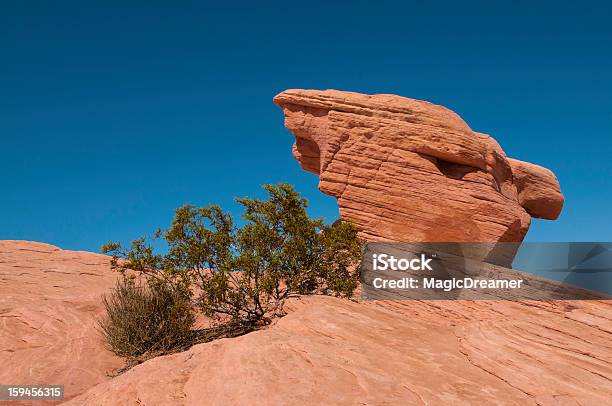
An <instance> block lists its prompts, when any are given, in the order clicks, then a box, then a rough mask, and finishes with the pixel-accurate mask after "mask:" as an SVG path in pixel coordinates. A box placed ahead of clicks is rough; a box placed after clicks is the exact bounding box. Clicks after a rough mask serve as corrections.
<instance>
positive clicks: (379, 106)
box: [274, 90, 563, 242]
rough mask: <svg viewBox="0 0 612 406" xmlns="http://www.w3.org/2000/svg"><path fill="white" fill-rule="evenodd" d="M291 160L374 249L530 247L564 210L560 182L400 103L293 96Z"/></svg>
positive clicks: (287, 96)
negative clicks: (541, 221) (408, 245)
mask: <svg viewBox="0 0 612 406" xmlns="http://www.w3.org/2000/svg"><path fill="white" fill-rule="evenodd" d="M274 101H275V103H276V104H278V105H279V106H281V107H282V109H283V111H284V112H285V125H286V127H287V128H288V129H289V130H290V131H291V132H292V133H293V134H294V135H295V137H296V142H295V144H294V148H293V153H294V156H295V158H296V159H297V160H298V161H299V162H300V164H301V165H302V167H303V168H304V169H305V170H307V171H310V172H312V173H314V174H317V175H319V178H320V181H319V189H320V190H321V191H322V192H323V193H326V194H328V195H331V196H334V197H336V198H337V199H338V205H339V208H340V214H341V216H342V217H343V218H347V219H350V220H352V221H353V222H354V223H355V224H356V225H357V226H358V228H359V229H360V231H361V234H362V236H363V237H365V238H366V239H370V240H390V241H409V242H416V241H431V242H447V241H483V242H496V241H515V242H518V241H522V240H523V238H524V236H525V234H526V233H527V230H528V229H529V224H530V221H531V216H534V217H540V218H546V219H555V218H557V216H558V215H559V213H560V211H561V207H562V205H563V195H561V192H560V189H559V184H558V182H557V179H556V178H555V176H554V175H553V174H552V172H550V171H548V170H547V169H544V168H541V167H539V166H537V165H533V164H528V163H524V162H521V161H516V160H512V159H509V158H507V157H506V155H505V153H504V151H503V150H502V149H501V147H500V146H499V145H498V144H497V142H496V141H495V140H494V139H493V138H491V137H489V136H488V135H485V134H480V133H477V132H474V131H472V130H471V129H470V127H468V125H467V124H466V123H465V122H464V121H463V120H462V119H461V118H460V117H459V116H458V115H457V114H455V113H453V112H452V111H450V110H448V109H447V108H445V107H442V106H437V105H435V104H431V103H428V102H423V101H418V100H413V99H408V98H404V97H400V96H394V95H383V94H381V95H371V96H370V95H364V94H359V93H352V92H340V91H336V90H325V91H319V90H287V91H284V92H282V93H280V94H278V95H277V96H276V97H275V98H274Z"/></svg>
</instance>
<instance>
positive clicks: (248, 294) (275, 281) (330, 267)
mask: <svg viewBox="0 0 612 406" xmlns="http://www.w3.org/2000/svg"><path fill="white" fill-rule="evenodd" d="M264 189H265V190H266V191H267V193H268V199H267V200H259V199H250V198H242V199H237V202H238V203H240V204H241V205H242V206H243V208H244V214H243V215H242V217H243V219H244V222H243V224H242V225H241V226H236V224H235V223H234V219H233V218H232V216H231V215H230V214H228V213H226V212H223V211H222V210H221V208H219V207H218V206H214V205H213V206H209V207H200V208H198V207H194V206H192V205H186V206H183V207H180V208H178V209H177V210H176V212H175V216H174V219H173V221H172V224H171V226H170V228H169V229H167V230H165V231H161V230H159V231H158V232H157V233H156V235H155V236H154V237H152V239H154V240H155V239H161V240H162V242H163V243H165V245H166V249H165V250H164V253H163V254H160V253H156V251H155V250H154V249H153V245H152V242H151V240H150V239H148V238H141V239H138V240H134V241H133V242H132V244H131V246H130V247H129V248H127V249H124V248H123V247H122V246H121V244H119V243H110V244H107V245H106V246H104V247H103V248H102V251H103V252H105V253H110V254H112V255H113V262H112V264H113V267H114V268H115V269H118V270H120V271H125V270H132V271H135V272H136V273H138V274H141V276H143V277H145V278H147V279H148V280H153V281H155V283H157V284H159V286H162V287H165V286H166V285H169V286H182V287H183V289H184V290H185V291H188V292H190V294H189V295H187V294H185V295H184V296H185V298H186V297H187V296H189V298H190V299H191V303H192V305H193V306H194V307H195V308H197V309H199V310H200V311H201V312H202V313H203V314H204V315H206V316H208V317H211V318H213V319H214V320H216V321H218V322H220V323H225V325H231V326H238V327H237V328H239V329H244V328H245V326H247V327H249V328H253V327H256V326H258V325H262V324H266V323H267V322H269V321H270V319H271V318H273V317H275V316H278V315H282V313H283V310H282V307H283V303H284V302H285V300H286V299H287V298H288V297H290V296H292V295H299V294H313V293H321V294H330V295H337V296H343V297H350V296H352V294H353V292H354V290H355V288H356V287H357V285H358V277H359V275H358V267H357V265H358V262H359V260H360V258H361V251H362V243H361V241H360V240H359V239H358V237H357V230H356V228H355V227H354V226H353V225H352V224H351V223H348V222H338V223H337V224H334V225H331V226H330V225H325V224H324V223H323V221H322V220H321V219H311V218H310V217H309V216H308V214H307V212H306V207H307V202H306V200H305V199H303V198H301V197H300V195H299V194H298V193H297V192H295V190H294V189H293V187H291V186H290V185H287V184H279V185H266V186H264ZM123 283H126V282H123ZM155 286H157V285H155ZM129 289H130V290H129V294H130V295H132V294H133V293H132V291H133V289H132V288H131V287H130V288H129ZM164 289H165V288H164ZM170 291H172V290H170ZM122 292H123V291H121V290H120V289H119V288H116V289H115V292H114V295H113V297H114V298H116V297H120V296H119V295H120V294H121V295H123V293H122ZM149 292H150V291H149ZM163 292H166V291H163ZM121 297H122V296H121ZM180 298H181V300H183V296H180ZM128 299H129V298H126V299H125V300H126V302H127V303H131V299H129V300H128ZM171 299H173V300H174V299H176V298H175V297H174V296H172V297H171ZM114 300H116V299H114ZM185 300H187V299H185ZM145 302H146V301H145ZM109 303H111V304H112V306H108V305H107V312H109V314H110V311H111V310H112V311H115V312H116V311H117V310H118V309H119V308H121V307H122V306H125V304H122V303H116V302H109ZM127 303H126V304H127ZM179 303H180V304H181V306H183V305H185V306H186V304H184V302H183V301H180V302H179ZM171 304H172V305H174V304H175V302H173V301H172V300H170V301H168V302H166V304H165V305H168V306H170V305H171ZM180 308H181V309H183V307H180ZM158 311H161V313H160V315H159V316H157V317H158V318H157V319H156V321H157V322H158V323H162V322H168V323H170V324H171V323H172V321H170V320H167V319H166V317H169V316H170V313H171V312H170V311H169V310H167V309H166V310H161V309H158ZM145 313H146V311H145ZM147 314H148V313H147ZM180 314H181V315H182V314H183V313H180ZM114 317H115V318H108V319H107V320H109V322H108V323H109V324H107V330H108V329H111V328H113V329H115V328H116V327H115V324H116V323H120V324H119V327H120V330H121V331H123V330H122V329H123V328H124V327H123V326H124V325H129V328H130V329H131V328H134V329H138V328H139V327H138V326H139V325H141V323H140V322H139V321H137V319H138V317H141V315H140V310H139V309H133V310H132V309H131V308H130V312H129V313H128V314H126V315H125V316H122V317H120V316H118V315H116V316H114ZM145 317H146V316H145ZM129 318H132V319H133V320H127V319H129ZM187 320H191V319H184V320H183V321H180V322H177V323H179V326H178V327H180V328H181V330H180V331H181V332H180V333H177V334H178V337H176V338H179V337H183V336H184V335H186V328H187V325H188V324H189V323H186V321H187ZM142 328H143V329H144V327H142ZM109 331H110V330H109ZM168 333H169V332H168ZM122 334H123V333H122ZM113 336H117V334H116V333H114V330H113ZM146 337H157V338H155V339H158V338H159V337H163V334H162V335H159V334H158V335H157V336H153V335H151V334H150V333H149V332H144V331H142V332H141V331H139V332H134V333H130V334H129V335H124V336H121V340H120V341H126V342H125V343H123V342H121V344H120V346H121V347H128V348H131V347H132V344H131V342H130V340H135V341H136V343H135V345H134V346H135V347H137V348H146V347H148V346H152V345H153V341H154V339H149V340H148V341H147V340H145V338H146ZM174 338H175V337H174V336H171V337H169V341H174ZM108 339H109V334H107V340H108ZM145 342H146V343H145ZM142 343H145V345H143V344H142ZM167 345H168V344H164V345H163V346H167ZM128 352H130V353H133V351H132V350H130V351H128Z"/></svg>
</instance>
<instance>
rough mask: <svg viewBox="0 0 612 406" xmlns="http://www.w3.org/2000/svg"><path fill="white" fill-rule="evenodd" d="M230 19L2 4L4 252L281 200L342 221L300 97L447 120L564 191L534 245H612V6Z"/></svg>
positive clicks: (111, 7) (247, 11)
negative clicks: (284, 192)
mask: <svg viewBox="0 0 612 406" xmlns="http://www.w3.org/2000/svg"><path fill="white" fill-rule="evenodd" d="M222 3H226V2H221V1H219V2H214V3H213V2H210V4H205V2H203V1H197V2H196V1H194V2H185V1H173V2H169V1H167V2H158V1H147V2H130V1H121V2H116V3H115V2H110V1H103V2H102V1H99V2H98V1H78V2H77V1H74V2H73V1H54V2H51V1H39V2H36V1H28V2H18V1H17V2H4V3H3V5H2V12H1V13H0V44H1V51H0V52H1V54H0V55H1V56H0V139H1V140H2V143H1V144H0V186H1V189H0V190H1V192H0V193H1V194H0V196H1V199H0V212H1V213H2V214H1V216H0V239H27V240H35V241H42V242H48V243H51V244H55V245H58V246H60V247H63V248H67V249H83V250H98V248H99V246H100V245H101V244H102V243H105V242H107V241H109V240H122V241H126V240H130V239H132V238H135V237H137V236H139V235H141V234H145V233H149V232H151V231H152V230H154V229H155V228H157V227H159V226H165V225H166V224H168V222H169V221H170V219H171V216H172V212H173V209H174V208H175V207H177V206H179V205H181V204H183V203H186V202H191V203H194V204H199V205H205V204H208V203H219V204H221V205H222V206H224V207H226V208H228V209H231V210H234V211H235V210H236V209H237V206H236V205H235V204H234V203H232V198H233V197H235V196H247V195H248V196H255V195H261V192H260V189H259V188H260V185H261V184H263V183H270V182H272V183H274V182H279V181H285V182H290V183H293V184H295V185H296V187H297V189H298V190H299V191H301V192H302V193H303V194H304V195H305V196H306V197H307V198H308V199H309V200H310V202H311V209H310V212H311V214H312V215H314V216H324V217H325V218H326V219H327V220H329V221H332V220H333V219H334V218H336V216H337V208H336V204H335V200H334V199H333V198H330V197H328V196H324V195H322V194H321V193H320V192H318V190H317V188H316V186H317V178H316V177H315V176H314V175H311V174H309V173H306V172H304V171H302V170H301V169H300V167H299V165H298V164H297V162H295V161H294V160H293V157H292V156H291V144H292V142H293V137H292V136H291V134H290V133H289V132H288V131H287V130H285V128H284V127H283V116H282V112H281V111H280V109H279V108H278V107H276V106H275V105H274V104H273V103H272V97H273V96H274V95H275V94H276V93H278V92H280V91H282V90H284V89H287V88H318V89H325V88H335V89H341V90H353V91H357V92H364V93H395V94H399V95H403V96H408V97H413V98H418V99H422V100H428V101H431V102H434V103H438V104H442V105H445V106H447V107H449V108H451V109H453V110H455V111H456V112H457V113H459V114H460V115H461V116H462V117H463V118H464V119H465V120H466V121H467V122H468V124H469V125H470V126H471V127H472V128H473V129H474V130H478V131H482V132H486V133H489V134H492V135H493V136H494V137H495V138H496V139H497V140H498V141H499V142H500V144H501V145H502V147H503V148H504V149H505V151H506V152H507V153H508V155H510V156H512V157H515V158H518V159H522V160H526V161H530V162H534V163H538V164H541V165H544V166H546V167H548V168H550V169H552V170H553V171H554V172H555V173H556V174H557V176H558V178H559V180H560V182H561V186H562V190H563V192H564V194H565V197H566V204H565V208H564V212H563V213H562V215H561V218H560V219H559V220H558V221H556V222H550V221H541V220H540V221H538V220H536V221H534V223H533V224H532V228H531V230H530V232H529V235H528V237H527V238H528V240H531V241H591V240H599V241H609V240H610V239H611V238H610V234H611V226H612V216H610V212H609V206H610V201H611V197H612V191H611V188H610V179H611V175H612V164H611V162H610V160H611V157H612V141H611V137H612V24H610V15H611V14H612V7H610V5H609V4H610V3H609V2H604V1H601V2H597V3H596V2H589V1H581V2H577V1H575V2H571V3H565V2H558V1H555V2H552V1H551V2H547V1H537V2H534V1H512V2H506V3H504V2H501V1H494V2H493V1H485V2H470V1H467V2H466V1H462V2H456V1H447V2H426V1H418V2H411V1H401V2H400V1H398V2H393V3H392V2H386V1H374V2H372V1H351V2H348V1H347V2H321V3H318V2H316V1H287V0H285V1H282V2H278V3H272V2H245V3H244V4H239V3H229V2H227V4H222ZM606 3H608V4H606Z"/></svg>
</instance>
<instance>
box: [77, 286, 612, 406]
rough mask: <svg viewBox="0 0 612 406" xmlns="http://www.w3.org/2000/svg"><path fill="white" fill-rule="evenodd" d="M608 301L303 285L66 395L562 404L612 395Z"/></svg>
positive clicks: (99, 400)
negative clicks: (395, 294)
mask: <svg viewBox="0 0 612 406" xmlns="http://www.w3.org/2000/svg"><path fill="white" fill-rule="evenodd" d="M610 306H611V305H610V304H609V303H606V302H597V301H592V302H589V301H580V302H572V303H570V302H561V301H557V302H531V303H529V302H525V303H522V302H509V301H504V302H501V301H491V302H487V301H476V302H473V301H462V300H459V301H408V302H368V303H354V302H351V301H348V300H341V299H336V298H330V297H321V296H319V297H306V298H302V299H301V300H299V301H297V302H295V301H294V302H291V303H290V304H289V309H288V310H289V314H288V315H287V316H285V317H284V318H282V319H280V320H278V321H277V322H276V323H275V324H274V325H273V326H271V327H269V328H267V329H265V330H260V331H256V332H254V333H250V334H247V335H245V336H242V337H238V338H230V339H222V340H218V341H214V342H211V343H207V344H200V345H196V346H194V347H192V348H191V349H190V350H188V351H186V352H182V353H180V354H175V355H169V356H165V357H159V358H155V359H152V360H149V361H147V362H145V363H143V364H142V365H139V366H136V367H135V368H133V369H131V370H129V371H128V372H126V373H124V374H122V375H120V376H118V377H116V378H114V379H113V380H112V381H109V382H104V383H101V384H99V385H98V386H96V387H94V388H92V389H91V390H89V391H88V392H86V393H84V394H83V395H81V396H79V397H77V398H75V399H73V400H72V401H71V402H68V404H69V405H83V406H85V405H132V404H143V405H262V404H265V405H357V404H367V405H421V404H427V405H460V404H477V405H480V404H495V405H559V404H567V405H570V404H572V405H574V404H583V405H602V404H607V403H608V402H609V399H611V398H612V386H611V385H610V380H611V379H612V369H611V368H610V365H611V362H612V353H611V351H610V347H609V342H610V339H611V338H612V323H611V322H610V319H609V318H608V317H607V316H606V315H609V314H610Z"/></svg>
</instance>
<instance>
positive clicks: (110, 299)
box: [99, 275, 195, 358]
mask: <svg viewBox="0 0 612 406" xmlns="http://www.w3.org/2000/svg"><path fill="white" fill-rule="evenodd" d="M145 280H146V281H137V280H136V279H135V278H132V277H128V276H125V275H123V277H122V278H120V279H119V280H118V281H117V282H116V284H115V286H114V288H113V290H112V291H111V292H110V294H108V295H104V296H103V298H102V300H103V303H104V307H105V309H106V314H105V316H104V317H103V318H102V319H101V320H100V321H99V326H100V329H101V331H102V334H103V336H104V338H105V340H106V343H107V345H108V348H109V349H110V350H111V351H112V352H114V353H115V354H117V355H119V356H122V357H127V358H137V357H140V356H142V355H145V354H149V353H168V352H172V351H174V350H177V349H181V348H183V347H185V346H188V345H189V344H190V343H191V340H192V337H193V331H192V327H193V324H194V322H195V313H194V311H193V308H192V306H191V301H190V294H189V292H188V291H187V290H186V289H185V287H184V286H180V285H174V284H171V283H165V282H160V281H158V280H156V279H154V278H145Z"/></svg>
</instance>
